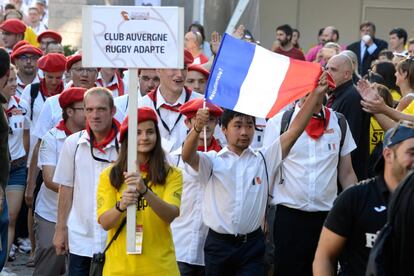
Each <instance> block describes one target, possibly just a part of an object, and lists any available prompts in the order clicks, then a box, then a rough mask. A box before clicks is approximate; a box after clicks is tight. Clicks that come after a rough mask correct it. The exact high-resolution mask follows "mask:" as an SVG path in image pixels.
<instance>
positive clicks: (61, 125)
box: [56, 120, 72, 136]
mask: <svg viewBox="0 0 414 276" xmlns="http://www.w3.org/2000/svg"><path fill="white" fill-rule="evenodd" d="M56 128H57V129H59V130H63V131H64V132H65V134H66V136H69V135H72V131H70V129H68V127H67V126H66V123H65V121H64V120H60V122H59V123H58V124H57V125H56Z"/></svg>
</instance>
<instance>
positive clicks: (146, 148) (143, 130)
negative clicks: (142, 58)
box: [97, 108, 182, 276]
mask: <svg viewBox="0 0 414 276" xmlns="http://www.w3.org/2000/svg"><path fill="white" fill-rule="evenodd" d="M120 133H121V134H120V142H121V150H120V153H119V157H118V159H117V161H116V162H115V163H114V165H113V166H110V167H108V168H107V169H106V170H104V171H103V172H102V174H101V176H100V181H99V185H98V193H97V213H98V222H99V223H100V224H101V225H102V227H103V228H104V229H105V230H107V231H108V240H107V242H109V241H110V240H111V238H112V237H113V236H114V234H115V232H116V230H117V229H118V227H119V226H120V225H121V223H122V221H123V219H124V218H125V216H126V212H125V210H126V209H127V207H128V206H129V205H131V204H137V213H136V221H137V232H138V233H141V234H138V235H142V253H141V254H134V255H127V254H126V227H123V229H122V231H121V232H120V234H119V236H118V238H117V239H116V240H115V241H114V242H113V243H112V244H111V246H110V247H109V249H108V250H107V251H106V254H105V265H104V271H103V275H111V276H115V275H157V276H158V275H177V276H178V275H179V271H178V266H177V262H176V258H175V251H174V244H173V240H172V235H171V230H170V223H171V222H172V221H173V220H174V219H175V218H176V217H177V216H178V215H179V206H180V202H181V192H182V174H181V171H179V170H178V169H176V168H174V167H171V166H170V165H169V164H168V163H167V161H166V159H165V155H164V152H163V150H162V148H161V138H160V137H161V136H160V133H159V130H158V125H157V115H156V114H155V112H154V111H153V110H152V109H150V108H139V109H138V137H137V159H138V161H137V163H138V164H139V168H140V173H139V174H138V173H126V169H127V152H128V139H127V133H128V119H125V121H124V122H123V123H122V126H121V129H120ZM131 186H132V187H134V188H132V187H131Z"/></svg>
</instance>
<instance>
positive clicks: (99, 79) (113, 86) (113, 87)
mask: <svg viewBox="0 0 414 276" xmlns="http://www.w3.org/2000/svg"><path fill="white" fill-rule="evenodd" d="M121 81H122V79H121ZM120 85H121V84H119V83H118V76H117V75H114V78H113V79H112V81H111V82H110V83H105V80H104V79H103V78H102V75H101V72H99V73H98V77H97V78H96V86H97V87H106V88H108V89H109V90H111V92H112V96H113V97H114V98H117V97H120V96H123V95H126V94H128V91H127V90H126V89H125V85H124V83H122V85H123V86H124V94H123V95H119V91H118V87H119V86H120Z"/></svg>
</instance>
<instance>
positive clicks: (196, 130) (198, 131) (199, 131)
mask: <svg viewBox="0 0 414 276" xmlns="http://www.w3.org/2000/svg"><path fill="white" fill-rule="evenodd" d="M193 128H194V131H195V132H197V133H198V134H200V133H201V130H198V129H197V128H196V125H194V127H193Z"/></svg>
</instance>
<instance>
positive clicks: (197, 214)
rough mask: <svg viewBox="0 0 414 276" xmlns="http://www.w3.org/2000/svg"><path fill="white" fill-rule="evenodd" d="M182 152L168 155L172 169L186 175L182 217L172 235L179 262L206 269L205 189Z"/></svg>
mask: <svg viewBox="0 0 414 276" xmlns="http://www.w3.org/2000/svg"><path fill="white" fill-rule="evenodd" d="M181 152H182V148H179V149H177V150H175V151H174V152H172V153H170V154H169V155H168V159H169V161H170V162H171V164H172V165H174V166H177V167H178V168H180V169H181V170H182V173H183V192H182V194H181V206H180V216H179V217H177V218H176V219H174V221H173V222H172V223H171V225H170V226H171V231H172V235H173V240H174V246H175V255H176V258H177V261H178V262H184V263H187V264H193V265H204V243H205V241H206V237H207V232H208V227H207V226H206V225H205V224H204V223H203V219H202V208H203V197H204V187H205V186H204V185H201V184H200V180H199V178H198V173H197V172H196V171H194V170H193V169H192V168H191V167H190V166H189V165H187V164H185V163H184V162H183V160H182V158H181Z"/></svg>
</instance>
